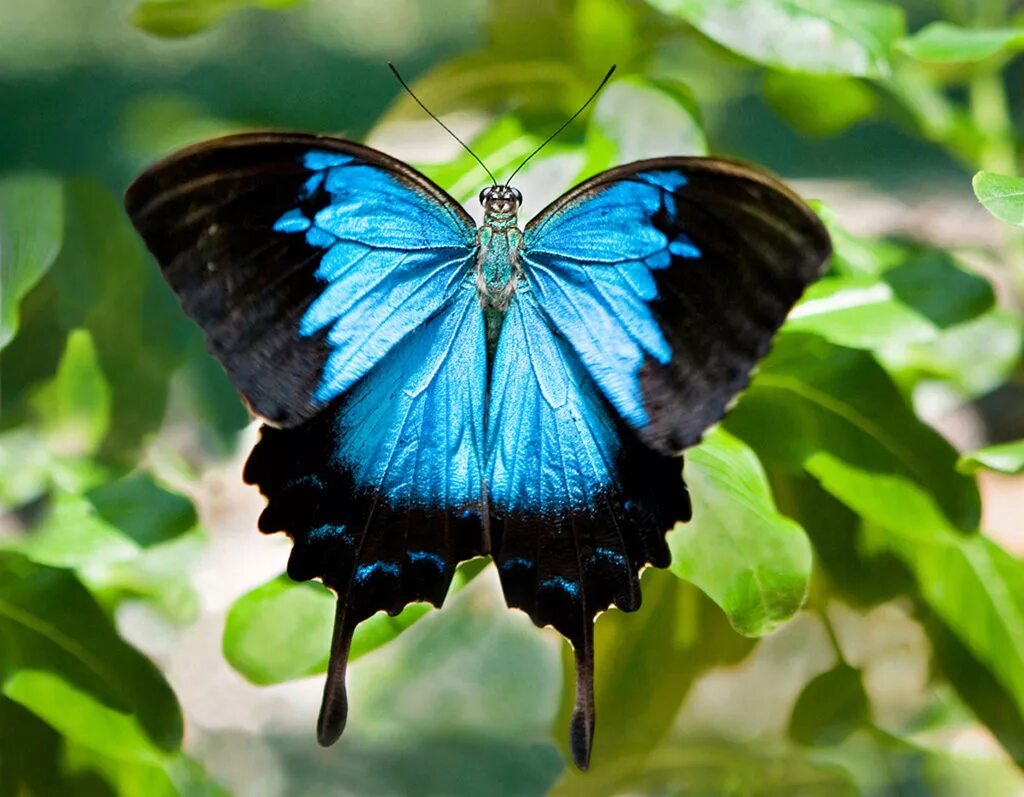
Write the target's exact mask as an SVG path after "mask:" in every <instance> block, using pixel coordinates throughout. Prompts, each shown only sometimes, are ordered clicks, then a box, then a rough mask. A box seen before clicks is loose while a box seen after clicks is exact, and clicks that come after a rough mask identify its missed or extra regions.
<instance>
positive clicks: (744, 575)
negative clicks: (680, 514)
mask: <svg viewBox="0 0 1024 797" xmlns="http://www.w3.org/2000/svg"><path fill="white" fill-rule="evenodd" d="M685 476H686V482H687V485H688V486H689V489H690V495H691V497H692V500H693V520H692V521H691V522H689V523H686V524H680V525H679V526H677V527H676V529H675V531H673V532H672V533H671V534H670V535H669V537H668V542H669V547H670V548H671V550H672V565H671V568H670V569H671V571H672V572H673V573H675V574H676V575H677V576H679V577H680V578H684V579H686V580H687V581H690V582H692V583H693V584H695V585H696V586H698V587H700V589H701V590H702V591H703V592H704V593H706V594H707V595H708V597H710V598H711V599H712V600H713V601H715V603H717V604H718V605H719V606H720V607H721V608H722V611H724V612H725V613H726V615H727V616H728V617H729V621H730V622H731V623H732V625H733V627H734V628H736V630H737V631H739V632H740V633H741V634H744V635H746V636H751V637H756V636H763V635H764V634H767V633H768V632H770V631H771V630H773V629H774V628H776V627H777V626H778V625H779V624H781V623H783V622H785V621H786V620H788V619H789V618H790V617H792V616H793V614H795V613H796V611H797V610H798V609H799V608H800V606H801V604H802V603H803V601H804V597H805V595H806V594H807V584H808V580H809V579H810V575H811V545H810V542H809V541H808V540H807V536H806V535H805V534H804V531H803V529H802V528H800V525H799V524H798V523H795V522H794V521H792V520H790V519H789V518H786V517H783V516H782V515H780V514H779V513H778V511H777V510H776V509H775V503H774V501H773V500H772V496H771V490H770V489H769V486H768V481H767V478H766V477H765V474H764V469H763V468H762V467H761V463H760V462H759V461H758V459H757V456H756V455H755V454H754V452H753V451H751V450H750V449H749V448H748V447H747V446H746V445H744V444H743V443H742V442H740V441H739V440H737V439H736V438H735V437H733V436H732V435H730V434H729V433H728V432H726V431H724V430H722V429H716V430H714V431H713V432H711V433H710V434H708V436H707V437H706V438H705V439H704V442H703V443H701V444H700V446H698V447H697V448H694V449H692V450H691V451H690V452H688V454H687V457H686V469H685Z"/></svg>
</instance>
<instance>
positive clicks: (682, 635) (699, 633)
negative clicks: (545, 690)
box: [550, 569, 754, 797]
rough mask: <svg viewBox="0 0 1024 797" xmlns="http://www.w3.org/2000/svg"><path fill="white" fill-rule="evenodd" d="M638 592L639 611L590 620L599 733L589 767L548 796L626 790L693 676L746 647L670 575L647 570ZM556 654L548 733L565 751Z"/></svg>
mask: <svg viewBox="0 0 1024 797" xmlns="http://www.w3.org/2000/svg"><path fill="white" fill-rule="evenodd" d="M643 594H644V606H643V610H642V611H639V612H637V613H636V614H626V613H625V612H621V611H619V610H618V609H612V610H610V611H607V612H604V613H603V614H601V616H600V617H598V618H597V623H596V624H595V628H594V660H595V661H596V662H597V666H596V669H595V673H594V699H595V702H596V705H597V711H598V715H597V722H598V728H599V730H598V732H597V733H596V734H595V736H594V752H593V756H592V757H591V761H590V770H588V771H587V772H586V773H580V772H577V771H575V770H572V769H569V770H567V771H566V772H565V773H564V774H563V776H562V778H561V780H559V781H558V783H557V784H555V787H554V788H553V789H552V791H551V792H550V793H551V794H552V795H557V796H558V797H566V796H567V795H588V796H589V795H595V794H609V795H611V794H622V793H624V792H627V791H630V789H629V788H627V786H628V785H629V784H632V783H634V782H635V781H634V778H635V777H636V775H637V774H638V773H641V772H644V771H645V769H646V766H645V761H646V757H647V756H648V755H649V754H650V752H651V751H652V750H653V749H654V748H656V747H657V745H658V744H659V742H661V740H662V739H663V738H664V737H665V736H666V734H667V733H668V732H669V731H670V729H671V728H672V724H673V722H674V721H675V719H676V716H677V715H678V713H679V709H680V706H681V705H682V704H683V701H684V699H685V698H686V696H687V694H689V692H690V689H691V687H692V686H693V684H694V682H695V681H696V679H697V677H698V676H699V675H700V674H701V673H702V672H704V671H705V670H707V669H709V668H711V667H714V666H716V665H721V664H732V663H735V662H738V661H740V660H741V659H743V658H744V657H745V656H746V655H747V654H748V653H749V652H750V650H751V649H752V648H753V644H754V643H753V642H752V641H751V640H749V639H746V638H744V637H741V636H739V635H738V634H736V632H735V631H734V630H733V629H732V627H731V626H730V625H729V624H728V623H727V622H725V617H724V615H723V614H722V613H721V612H720V611H719V610H718V608H717V607H716V606H715V605H714V604H712V603H711V602H710V601H708V600H707V599H706V598H704V597H703V596H702V595H701V593H700V592H698V591H697V590H695V589H694V588H693V587H691V586H690V585H688V584H686V583H685V582H683V581H680V580H679V579H677V578H674V577H673V576H672V575H671V574H668V573H665V572H664V571H660V570H654V569H650V570H647V571H646V572H645V573H644V575H643ZM563 651H564V655H563V673H564V677H563V684H564V686H563V689H562V705H561V708H560V710H559V713H558V716H557V717H556V718H555V722H554V725H553V727H552V733H553V734H554V737H555V740H556V741H557V742H558V744H559V745H560V747H561V748H562V749H563V751H566V752H567V747H568V746H567V742H568V735H567V733H566V731H567V728H568V727H569V717H570V715H571V714H572V710H573V693H574V688H575V687H574V684H575V680H574V679H575V670H574V667H573V663H572V654H571V653H570V652H569V649H568V645H566V646H565V647H563ZM598 784H599V785H600V789H599V790H595V787H596V786H598Z"/></svg>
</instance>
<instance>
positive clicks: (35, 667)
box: [0, 553, 182, 751]
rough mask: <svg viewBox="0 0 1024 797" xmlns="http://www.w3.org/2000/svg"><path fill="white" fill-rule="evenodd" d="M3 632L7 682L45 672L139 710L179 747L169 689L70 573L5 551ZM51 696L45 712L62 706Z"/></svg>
mask: <svg viewBox="0 0 1024 797" xmlns="http://www.w3.org/2000/svg"><path fill="white" fill-rule="evenodd" d="M0 639H3V642H4V644H3V646H2V647H0V683H2V684H3V685H4V688H6V687H7V685H8V684H9V682H10V681H11V679H12V678H14V677H15V676H16V675H17V674H18V673H20V672H22V671H25V670H31V671H46V672H47V673H50V674H51V675H54V676H58V677H60V678H61V679H63V680H64V681H65V682H66V683H67V684H68V685H69V686H70V687H73V688H74V689H76V690H79V691H81V692H83V693H88V694H89V695H91V697H92V698H93V699H95V700H96V701H99V702H100V703H102V704H103V705H105V706H107V707H109V708H110V709H113V710H115V711H119V712H123V713H130V714H132V715H134V717H135V719H136V720H137V721H138V723H139V725H140V726H141V728H142V729H143V730H144V731H145V733H146V735H147V736H148V737H149V739H150V740H151V741H152V742H153V743H154V744H155V745H156V746H157V747H158V748H160V749H161V750H164V751H176V750H177V749H178V748H179V747H180V745H181V735H182V718H181V713H180V711H179V709H178V703H177V701H176V700H175V697H174V693H173V692H172V691H171V688H170V687H169V686H168V684H167V682H166V681H165V680H164V678H163V676H162V675H161V674H160V672H159V670H157V668H156V667H155V666H153V664H152V663H151V662H150V661H149V660H148V659H146V658H145V657H144V656H143V655H142V654H140V653H138V652H137V651H135V650H134V649H133V648H131V647H129V646H128V645H127V644H126V643H125V642H124V641H122V640H121V638H120V637H119V636H118V635H117V632H116V631H115V630H114V627H113V625H112V624H111V622H110V620H109V619H108V618H107V617H106V615H104V614H103V612H102V611H101V610H100V608H99V606H97V605H96V602H95V601H94V600H93V598H92V596H91V595H90V594H89V593H88V592H87V591H86V590H85V589H84V588H83V587H82V585H81V584H80V583H79V582H78V580H77V579H76V578H75V577H74V576H73V575H72V574H71V573H69V572H67V571H65V570H58V569H54V568H49V567H44V566H42V565H37V564H34V563H31V562H29V561H27V560H26V559H24V558H23V557H21V556H18V555H16V554H11V553H0ZM50 700H51V701H52V703H51V705H50V706H49V708H47V709H46V710H47V712H49V713H53V714H57V713H59V712H60V711H61V705H62V704H61V702H60V696H59V695H57V694H52V697H51V698H50ZM33 710H35V709H33ZM40 710H41V709H40Z"/></svg>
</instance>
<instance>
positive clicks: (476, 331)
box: [126, 133, 830, 768]
mask: <svg viewBox="0 0 1024 797" xmlns="http://www.w3.org/2000/svg"><path fill="white" fill-rule="evenodd" d="M480 201H481V203H482V205H483V209H484V220H483V224H482V225H481V226H480V227H477V226H476V224H475V223H474V222H473V220H472V219H471V218H470V216H469V214H468V213H466V211H465V210H464V209H463V208H462V207H461V206H460V205H459V204H458V203H457V202H456V201H455V200H453V199H452V198H451V197H450V196H449V195H448V194H446V193H445V192H444V191H443V190H442V189H441V188H439V187H438V186H437V185H435V184H434V183H432V182H431V181H430V180H428V179H427V178H426V177H424V176H423V175H422V174H420V173H419V172H417V171H415V170H414V169H412V168H410V167H409V166H407V165H406V164H404V163H402V162H400V161H397V160H395V159H393V158H391V157H389V156H387V155H385V154H383V153H381V152H378V151H376V150H373V149H370V148H368V147H364V146H360V145H359V144H355V143H352V142H350V141H343V140H341V139H337V138H330V137H324V136H314V135H304V134H296V133H254V134H243V135H235V136H229V137H227V138H221V139H217V140H214V141H209V142H206V143H202V144H199V145H198V146H194V147H191V148H188V149H185V150H184V151H182V152H179V153H177V154H175V155H172V156H171V157H170V158H168V159H166V160H164V161H162V162H160V163H158V164H157V165H155V166H153V167H152V168H151V169H149V170H148V171H146V172H145V173H144V174H143V175H142V176H141V177H139V179H138V180H137V181H136V182H135V183H134V184H133V185H132V186H131V187H130V188H129V189H128V192H127V196H126V206H127V209H128V213H129V215H130V216H131V218H132V221H133V222H134V224H135V226H136V227H137V229H138V230H139V232H140V233H141V234H142V236H143V238H144V239H145V241H146V243H147V245H148V247H149V249H150V250H151V251H152V252H153V254H154V255H155V256H156V258H157V260H158V261H159V263H160V266H161V268H162V270H163V274H164V276H165V277H166V279H167V281H168V282H169V283H170V285H171V287H172V288H173V289H174V291H175V293H177V295H178V296H179V297H180V299H181V303H182V306H183V308H184V310H185V312H186V313H187V314H188V315H189V316H191V317H192V318H193V319H194V320H195V321H196V322H197V323H198V324H199V325H200V327H202V329H203V330H204V332H205V334H206V340H207V343H208V345H209V348H210V351H211V352H212V353H213V354H214V356H216V357H217V359H218V360H220V362H221V363H222V364H223V366H224V367H225V369H226V370H227V372H228V374H229V375H230V377H231V379H232V381H233V382H234V384H235V386H236V387H237V388H238V390H239V392H240V393H241V395H242V397H243V398H244V400H245V401H246V403H247V404H248V406H249V407H250V409H251V410H252V412H253V413H254V414H255V415H257V416H259V417H260V418H262V419H263V420H264V421H265V422H266V425H265V426H264V427H263V430H262V433H261V439H260V442H259V443H258V444H257V446H256V447H255V449H254V450H253V452H252V454H251V456H250V458H249V461H248V463H247V465H246V469H245V478H246V480H247V481H249V482H250V483H254V484H257V485H259V488H260V490H261V491H262V492H263V494H264V495H265V496H266V497H267V499H268V504H267V507H266V509H265V510H264V512H263V514H262V515H261V517H260V522H259V525H260V528H261V529H262V530H263V531H266V532H275V531H285V532H287V533H288V534H289V535H290V536H291V537H292V539H293V540H294V549H293V551H292V554H291V557H290V559H289V563H288V573H289V575H291V576H292V578H295V579H300V580H301V579H311V578H320V579H322V580H323V582H324V583H325V584H326V585H328V586H329V587H331V588H332V589H333V590H334V591H335V592H336V593H337V595H338V610H337V621H336V624H335V631H334V639H333V643H332V657H331V665H330V669H329V672H328V677H327V683H326V687H325V691H324V702H323V707H322V710H321V714H320V719H319V722H318V737H319V740H320V742H321V743H322V744H325V745H328V744H331V743H333V742H334V741H335V740H337V739H338V737H339V736H340V735H341V732H342V730H343V728H344V725H345V722H346V717H347V699H346V696H345V686H344V678H345V666H346V659H347V657H348V650H349V644H350V642H351V639H352V634H353V631H354V630H355V628H356V625H357V624H358V623H359V622H361V621H362V620H364V619H366V618H367V617H369V616H370V615H372V614H374V613H375V612H378V611H381V610H384V611H387V612H388V613H390V614H397V613H398V612H399V611H401V610H402V608H403V607H404V606H405V605H406V604H408V603H410V602H411V601H429V602H431V603H433V604H434V605H435V606H439V605H440V604H441V603H442V601H443V600H444V597H445V594H446V592H447V590H448V587H449V584H450V582H451V579H452V576H453V574H454V571H455V568H456V566H457V565H458V563H459V562H462V561H464V560H467V559H471V558H473V557H477V556H483V555H490V556H491V557H492V558H493V560H494V561H495V563H496V564H497V567H498V572H499V574H500V578H501V584H502V588H503V590H504V593H505V598H506V601H507V603H508V604H509V606H511V607H516V608H519V609H522V610H523V611H525V612H526V613H527V614H529V616H530V617H531V618H532V619H533V621H534V622H535V623H536V624H537V625H540V626H543V625H551V626H554V627H555V628H556V629H557V630H558V631H559V632H560V633H562V634H563V635H564V636H565V637H566V638H568V640H569V641H570V642H571V643H572V645H573V648H574V650H575V655H576V671H577V685H576V710H575V712H574V715H573V719H572V722H571V728H570V738H571V743H572V751H573V757H574V759H575V762H576V764H577V765H578V766H579V767H580V768H586V767H587V765H588V763H589V758H590V749H591V743H592V739H593V732H594V697H593V672H594V669H593V668H594V662H593V651H594V647H593V621H594V617H595V615H596V614H597V613H599V612H601V611H603V610H605V609H607V608H608V607H609V606H610V605H612V604H614V605H615V606H617V607H618V608H620V609H621V610H623V611H627V612H632V611H636V610H637V609H638V608H639V607H640V582H639V571H640V570H641V569H642V568H643V567H644V566H645V565H647V564H650V565H654V566H655V567H666V566H667V565H668V564H669V551H668V547H667V545H666V542H665V533H666V532H667V531H668V530H669V529H671V528H672V527H673V526H674V525H675V523H676V522H677V521H685V520H688V519H689V517H690V514H691V509H690V500H689V497H688V494H687V490H686V486H685V484H684V483H683V480H682V476H681V469H682V462H681V459H680V454H681V452H682V451H683V450H684V449H685V448H687V447H688V446H692V445H694V444H695V443H697V442H698V441H699V440H700V438H701V434H702V433H703V432H704V431H705V430H706V429H707V428H708V427H709V426H711V425H712V424H714V423H715V422H716V421H718V420H719V419H720V418H721V417H722V416H723V414H724V413H725V411H726V408H727V407H728V405H729V403H730V401H732V400H733V399H734V397H735V396H736V395H737V393H738V392H739V391H740V390H741V389H742V388H743V387H744V386H745V385H746V384H747V382H748V379H749V376H750V373H751V370H752V369H753V367H754V365H755V364H756V363H757V361H758V360H759V359H760V358H761V357H762V356H764V354H765V353H766V352H767V351H768V348H769V345H770V342H771V339H772V336H773V335H774V333H775V332H776V330H777V329H778V328H779V326H780V325H781V324H782V322H783V319H784V318H785V317H786V314H787V313H788V311H789V309H790V308H791V307H792V306H793V304H794V303H795V302H796V300H797V299H798V298H799V296H800V295H801V293H802V291H803V290H804V288H805V287H806V286H807V285H808V284H809V283H810V282H812V281H813V280H814V279H815V278H816V277H817V275H818V273H819V271H820V270H821V268H822V264H823V263H824V261H825V260H826V259H827V257H828V254H829V251H830V245H829V240H828V236H827V234H826V232H825V230H824V228H823V227H822V225H821V223H820V222H819V221H818V219H817V217H816V216H815V214H814V213H813V212H812V211H811V210H810V209H809V208H808V207H807V206H806V205H805V204H804V203H803V202H802V201H801V200H800V199H799V198H798V197H797V196H796V195H795V194H794V193H793V192H792V191H790V190H789V189H788V188H786V187H785V186H784V185H782V184H781V183H779V182H778V181H777V180H775V179H773V178H771V177H769V176H767V175H765V174H763V173H761V172H759V171H757V170H755V169H752V168H749V167H747V166H742V165H739V164H736V163H731V162H728V161H723V160H715V159H709V158H682V157H680V158H660V159H657V160H649V161H642V162H637V163H630V164H628V165H626V166H621V167H619V168H617V169H612V170H611V171H607V172H604V173H602V174H599V175H597V176H596V177H593V178H591V179H589V180H587V181H586V182H584V183H582V184H581V185H579V186H577V187H576V188H574V189H572V190H571V191H569V192H568V193H567V194H565V195H564V196H562V197H560V198H559V199H557V200H555V201H554V202H553V203H552V204H551V205H550V206H548V207H547V208H546V209H545V210H543V211H542V212H541V213H540V214H539V215H538V216H536V217H535V218H534V219H533V220H532V221H530V222H529V223H528V224H527V225H526V226H525V227H523V228H520V227H519V226H518V222H517V211H518V209H519V206H520V204H521V202H522V197H521V196H520V194H519V192H518V191H517V190H516V189H515V188H513V187H510V186H508V185H507V184H506V185H499V184H497V183H495V184H494V185H492V186H491V187H489V188H485V189H484V191H483V192H482V193H481V194H480Z"/></svg>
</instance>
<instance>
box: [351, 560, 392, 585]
mask: <svg viewBox="0 0 1024 797" xmlns="http://www.w3.org/2000/svg"><path fill="white" fill-rule="evenodd" d="M378 574H379V575H389V576H397V575H398V565H396V564H395V563H394V562H371V563H370V564H368V565H360V566H359V567H357V568H356V575H355V578H356V581H357V582H358V583H360V584H363V583H365V582H367V581H368V580H369V579H370V578H372V577H373V576H375V575H378Z"/></svg>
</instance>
